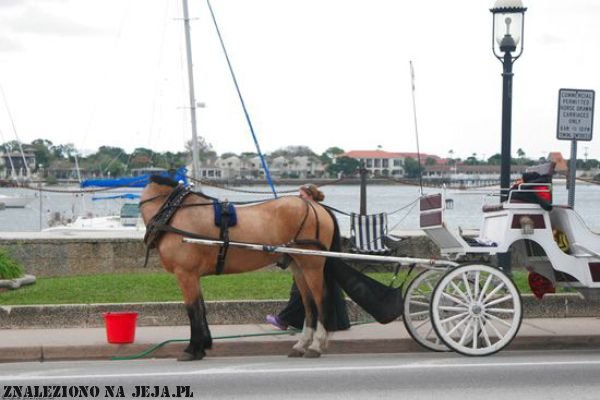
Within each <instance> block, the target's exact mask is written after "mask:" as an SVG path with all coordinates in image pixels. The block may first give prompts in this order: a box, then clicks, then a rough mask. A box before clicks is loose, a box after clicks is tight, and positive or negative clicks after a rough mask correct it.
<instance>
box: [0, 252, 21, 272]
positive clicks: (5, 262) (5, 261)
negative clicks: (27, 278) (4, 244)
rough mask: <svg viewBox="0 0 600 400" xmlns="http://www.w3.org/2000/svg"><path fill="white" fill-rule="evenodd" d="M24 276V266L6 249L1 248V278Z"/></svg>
mask: <svg viewBox="0 0 600 400" xmlns="http://www.w3.org/2000/svg"><path fill="white" fill-rule="evenodd" d="M22 276H23V267H22V266H21V264H19V263H18V262H16V261H15V260H13V259H12V258H11V257H10V256H9V255H8V253H7V252H6V251H4V250H0V279H15V278H20V277H22Z"/></svg>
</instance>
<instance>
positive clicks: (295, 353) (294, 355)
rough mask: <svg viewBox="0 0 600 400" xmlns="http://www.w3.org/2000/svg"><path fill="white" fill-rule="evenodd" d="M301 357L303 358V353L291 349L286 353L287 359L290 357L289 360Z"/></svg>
mask: <svg viewBox="0 0 600 400" xmlns="http://www.w3.org/2000/svg"><path fill="white" fill-rule="evenodd" d="M302 356H304V352H302V351H300V350H296V349H292V350H291V351H290V352H289V353H288V357H290V358H298V357H302Z"/></svg>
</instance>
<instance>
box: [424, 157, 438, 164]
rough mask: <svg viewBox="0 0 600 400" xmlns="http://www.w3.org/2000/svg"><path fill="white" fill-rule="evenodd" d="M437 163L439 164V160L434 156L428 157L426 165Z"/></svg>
mask: <svg viewBox="0 0 600 400" xmlns="http://www.w3.org/2000/svg"><path fill="white" fill-rule="evenodd" d="M435 164H437V161H436V159H435V158H433V157H427V159H426V160H425V165H435Z"/></svg>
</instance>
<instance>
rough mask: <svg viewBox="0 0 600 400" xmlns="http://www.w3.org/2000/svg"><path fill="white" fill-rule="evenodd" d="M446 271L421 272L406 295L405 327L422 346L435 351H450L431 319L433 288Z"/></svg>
mask: <svg viewBox="0 0 600 400" xmlns="http://www.w3.org/2000/svg"><path fill="white" fill-rule="evenodd" d="M445 272H446V270H445V269H444V270H436V269H429V270H425V271H423V272H421V273H420V274H419V275H417V276H416V277H415V279H413V280H412V281H411V282H410V284H409V285H408V286H407V288H406V293H405V295H404V326H405V327H406V330H407V331H408V333H409V335H410V336H411V337H412V338H413V339H414V340H415V341H416V342H417V343H419V344H420V345H421V346H423V347H425V348H426V349H429V350H433V351H450V349H449V348H448V346H446V345H445V344H444V342H442V340H441V339H440V338H439V337H438V335H437V334H436V333H435V330H434V329H433V325H432V324H431V318H430V311H429V309H430V306H431V296H432V294H433V288H435V286H436V284H437V282H438V281H439V280H440V278H441V277H442V275H444V273H445Z"/></svg>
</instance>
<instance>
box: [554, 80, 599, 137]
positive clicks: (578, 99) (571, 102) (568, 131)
mask: <svg viewBox="0 0 600 400" xmlns="http://www.w3.org/2000/svg"><path fill="white" fill-rule="evenodd" d="M593 128H594V91H593V90H579V89H560V90H559V91H558V123H557V129H556V138H557V139H559V140H592V130H593Z"/></svg>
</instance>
